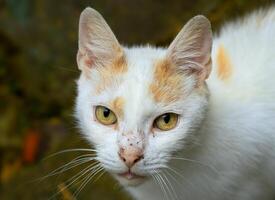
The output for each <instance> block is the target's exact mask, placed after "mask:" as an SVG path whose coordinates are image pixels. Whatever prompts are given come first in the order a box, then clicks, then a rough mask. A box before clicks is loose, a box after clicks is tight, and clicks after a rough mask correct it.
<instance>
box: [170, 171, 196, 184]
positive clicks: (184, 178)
mask: <svg viewBox="0 0 275 200" xmlns="http://www.w3.org/2000/svg"><path fill="white" fill-rule="evenodd" d="M166 169H169V170H171V172H173V173H174V174H176V175H177V176H178V177H179V178H182V179H183V180H184V181H185V180H187V179H186V177H184V176H183V175H182V174H181V173H179V172H178V171H176V170H175V169H173V168H172V167H169V166H166ZM186 183H187V184H189V185H190V186H191V187H194V185H193V184H192V183H191V182H190V181H188V180H187V181H186Z"/></svg>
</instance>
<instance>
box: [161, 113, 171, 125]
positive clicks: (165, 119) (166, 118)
mask: <svg viewBox="0 0 275 200" xmlns="http://www.w3.org/2000/svg"><path fill="white" fill-rule="evenodd" d="M163 120H164V122H165V123H166V124H168V122H169V121H170V115H169V114H166V115H164V116H163Z"/></svg>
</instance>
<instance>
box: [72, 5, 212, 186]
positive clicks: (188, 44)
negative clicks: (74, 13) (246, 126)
mask: <svg viewBox="0 0 275 200" xmlns="http://www.w3.org/2000/svg"><path fill="white" fill-rule="evenodd" d="M211 46H212V32H211V26H210V23H209V21H208V20H207V19H206V18H205V17H203V16H196V17H194V18H193V19H191V20H190V21H189V22H188V23H187V24H186V25H185V26H184V28H183V29H182V30H181V31H180V33H179V34H178V35H177V37H176V38H175V39H174V41H173V42H172V43H171V45H170V46H169V47H168V48H167V49H162V48H153V47H150V46H145V47H133V48H126V47H123V46H121V45H120V44H119V42H118V41H117V39H116V37H115V36H114V34H113V32H112V31H111V29H110V28H109V26H108V25H107V23H106V22H105V20H104V19H103V18H102V16H101V15H100V14H99V13H98V12H97V11H95V10H94V9H92V8H86V9H85V10H84V11H83V12H82V14H81V16H80V22H79V51H78V54H77V63H78V67H79V69H80V70H81V75H80V78H79V80H78V97H77V105H76V115H77V118H78V120H79V123H80V127H81V129H82V131H83V134H84V135H85V137H86V138H87V140H88V141H89V142H90V143H91V144H93V145H94V147H95V148H96V151H97V159H98V160H99V161H100V162H101V164H102V165H103V167H104V168H105V169H106V170H107V171H109V172H111V173H112V174H114V175H115V176H116V177H117V178H118V179H119V180H121V181H122V182H124V183H125V184H133V183H136V182H139V181H140V180H145V178H144V177H150V175H151V174H153V173H155V172H158V171H159V170H162V169H164V168H165V167H166V166H167V164H168V163H169V161H170V160H171V156H172V155H173V153H175V152H176V151H180V150H182V149H184V148H185V146H186V144H187V143H188V142H190V140H191V139H192V138H195V137H196V135H195V133H194V132H195V130H196V128H197V127H198V126H200V124H201V121H202V120H203V118H204V114H205V110H206V108H207V103H208V98H207V97H208V90H207V87H206V84H205V80H206V79H207V77H208V76H209V73H210V71H211V57H210V54H211Z"/></svg>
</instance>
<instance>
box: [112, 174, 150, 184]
mask: <svg viewBox="0 0 275 200" xmlns="http://www.w3.org/2000/svg"><path fill="white" fill-rule="evenodd" d="M114 176H115V178H116V179H117V180H118V181H119V182H120V184H122V185H124V186H138V185H140V184H142V183H144V182H145V181H146V180H147V179H148V178H147V177H146V176H139V175H136V174H131V173H130V174H129V173H123V174H114Z"/></svg>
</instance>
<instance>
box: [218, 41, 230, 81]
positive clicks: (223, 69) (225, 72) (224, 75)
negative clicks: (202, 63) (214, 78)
mask: <svg viewBox="0 0 275 200" xmlns="http://www.w3.org/2000/svg"><path fill="white" fill-rule="evenodd" d="M217 65H218V66H217V75H218V77H219V78H220V79H221V80H228V79H229V78H230V77H231V75H232V70H233V68H232V63H231V61H230V58H229V54H228V53H227V51H226V49H225V48H224V46H223V45H220V47H219V49H218V53H217Z"/></svg>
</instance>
